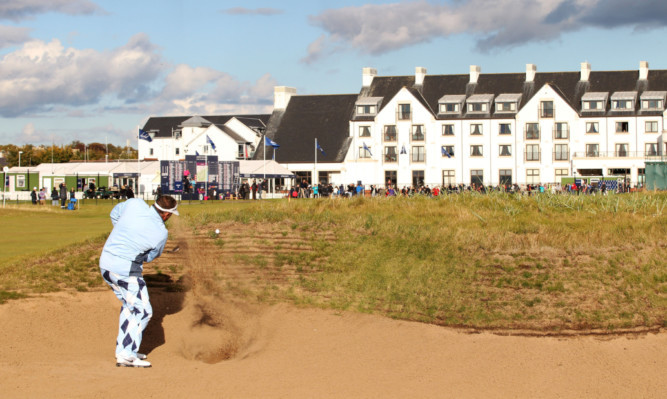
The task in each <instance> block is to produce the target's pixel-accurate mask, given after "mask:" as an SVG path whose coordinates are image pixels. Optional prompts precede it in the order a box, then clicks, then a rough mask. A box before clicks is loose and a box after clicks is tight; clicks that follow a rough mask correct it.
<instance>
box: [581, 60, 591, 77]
mask: <svg viewBox="0 0 667 399" xmlns="http://www.w3.org/2000/svg"><path fill="white" fill-rule="evenodd" d="M590 76H591V64H590V62H582V63H581V77H580V78H579V80H580V81H582V82H588V78H589V77H590Z"/></svg>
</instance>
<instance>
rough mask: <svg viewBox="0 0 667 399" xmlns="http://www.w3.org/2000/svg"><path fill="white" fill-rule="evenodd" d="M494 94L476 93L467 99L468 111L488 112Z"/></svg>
mask: <svg viewBox="0 0 667 399" xmlns="http://www.w3.org/2000/svg"><path fill="white" fill-rule="evenodd" d="M492 100H493V94H475V95H472V96H470V97H468V99H467V100H466V104H467V105H468V107H467V110H468V112H469V113H470V112H479V113H488V112H489V105H490V104H491V101H492Z"/></svg>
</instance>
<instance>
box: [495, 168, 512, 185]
mask: <svg viewBox="0 0 667 399" xmlns="http://www.w3.org/2000/svg"><path fill="white" fill-rule="evenodd" d="M498 181H499V182H500V184H501V185H502V186H505V185H508V186H511V185H512V169H500V170H499V171H498Z"/></svg>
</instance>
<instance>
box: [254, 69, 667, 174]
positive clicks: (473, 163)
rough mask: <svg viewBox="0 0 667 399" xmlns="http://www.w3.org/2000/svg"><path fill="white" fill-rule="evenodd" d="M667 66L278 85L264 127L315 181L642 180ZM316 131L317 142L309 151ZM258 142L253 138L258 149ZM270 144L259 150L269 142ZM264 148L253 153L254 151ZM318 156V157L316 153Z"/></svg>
mask: <svg viewBox="0 0 667 399" xmlns="http://www.w3.org/2000/svg"><path fill="white" fill-rule="evenodd" d="M666 96H667V70H657V71H649V69H648V63H647V62H641V63H640V68H639V70H638V71H601V72H595V71H592V70H591V66H590V64H588V63H582V64H581V70H580V71H579V72H553V73H538V72H537V67H536V66H535V65H533V64H528V65H527V66H526V71H525V73H506V74H482V73H481V68H480V67H479V66H471V67H470V71H469V73H468V74H462V75H434V76H428V75H427V74H426V69H425V68H421V67H418V68H416V70H415V74H414V75H411V76H393V77H391V76H390V77H381V76H377V71H376V70H375V69H372V68H364V69H363V72H362V88H361V90H360V92H359V94H352V95H330V96H326V95H324V96H299V95H296V90H295V89H292V88H288V87H277V88H276V94H275V104H274V112H273V114H272V115H271V119H270V120H269V122H268V127H267V130H266V135H267V136H268V137H269V138H271V139H272V140H273V141H275V142H276V143H278V144H279V145H280V148H279V150H278V151H276V153H275V159H276V161H277V162H279V163H281V164H283V165H284V166H286V167H287V168H288V169H289V170H291V171H292V172H295V173H296V174H297V176H299V177H300V178H305V179H307V180H308V181H315V182H322V181H325V182H333V183H335V184H336V185H338V184H349V183H356V182H357V181H359V180H361V181H362V182H363V183H364V184H366V185H370V184H376V185H380V186H384V185H386V183H387V182H391V183H392V184H395V185H398V186H399V187H403V186H409V185H419V184H427V185H436V184H438V185H441V184H442V185H448V184H452V185H455V184H458V183H464V184H470V183H478V184H480V183H483V184H486V185H489V184H492V185H496V184H512V183H518V184H526V183H539V182H542V183H552V182H558V183H560V182H561V181H562V179H563V178H567V177H570V178H571V177H577V178H579V177H603V176H604V177H609V176H615V177H619V178H621V177H622V178H625V177H627V178H628V179H629V180H630V181H631V182H632V183H633V184H637V183H642V182H643V179H644V160H645V158H646V157H648V156H655V155H662V154H664V153H666V152H667V148H666V147H665V136H666V134H667V133H665V129H664V125H665V100H666ZM315 139H317V141H318V144H319V145H320V146H321V147H322V149H323V150H324V151H325V152H324V153H322V152H318V151H316V147H315ZM261 145H263V143H260V146H261ZM272 150H273V149H272V148H268V149H267V153H268V151H272ZM262 152H263V151H262V149H261V148H260V151H257V153H256V154H255V157H254V159H261V158H262ZM316 157H317V161H316Z"/></svg>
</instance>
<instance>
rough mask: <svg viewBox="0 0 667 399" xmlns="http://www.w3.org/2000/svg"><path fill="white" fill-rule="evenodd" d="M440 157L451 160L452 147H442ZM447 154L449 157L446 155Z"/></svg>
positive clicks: (452, 154)
mask: <svg viewBox="0 0 667 399" xmlns="http://www.w3.org/2000/svg"><path fill="white" fill-rule="evenodd" d="M441 152H442V156H443V157H447V158H451V157H453V156H454V146H453V145H443V146H442V151H441ZM447 154H449V156H448V155H447Z"/></svg>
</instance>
